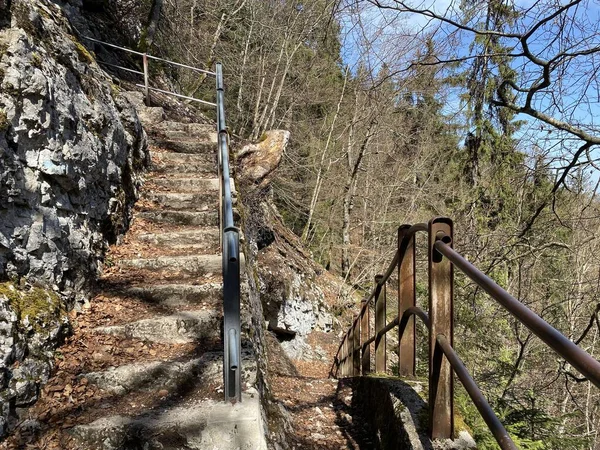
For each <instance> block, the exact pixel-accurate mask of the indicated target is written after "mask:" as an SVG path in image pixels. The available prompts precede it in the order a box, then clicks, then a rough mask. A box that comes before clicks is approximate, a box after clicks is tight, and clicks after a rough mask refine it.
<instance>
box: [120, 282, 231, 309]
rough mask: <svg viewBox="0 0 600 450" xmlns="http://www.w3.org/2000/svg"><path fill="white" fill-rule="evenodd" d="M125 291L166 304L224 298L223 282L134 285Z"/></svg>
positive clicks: (198, 302) (210, 301)
mask: <svg viewBox="0 0 600 450" xmlns="http://www.w3.org/2000/svg"><path fill="white" fill-rule="evenodd" d="M123 292H125V294H127V295H130V296H132V297H137V298H141V299H143V300H145V301H147V302H151V303H157V304H160V305H165V306H182V305H194V304H200V303H202V302H207V303H213V302H215V301H220V300H221V299H222V298H223V287H222V284H221V283H206V284H198V285H195V284H159V285H145V286H134V287H129V288H126V289H123Z"/></svg>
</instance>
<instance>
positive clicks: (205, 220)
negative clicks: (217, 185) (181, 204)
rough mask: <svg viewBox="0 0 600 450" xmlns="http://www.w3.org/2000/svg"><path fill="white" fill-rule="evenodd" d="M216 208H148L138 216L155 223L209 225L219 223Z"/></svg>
mask: <svg viewBox="0 0 600 450" xmlns="http://www.w3.org/2000/svg"><path fill="white" fill-rule="evenodd" d="M216 209H217V208H215V210H213V211H204V212H191V211H172V210H148V211H141V212H138V213H137V216H138V217H140V218H142V219H144V220H148V221H150V222H154V223H164V224H171V225H193V226H198V227H208V226H218V225H219V215H218V213H217V211H216Z"/></svg>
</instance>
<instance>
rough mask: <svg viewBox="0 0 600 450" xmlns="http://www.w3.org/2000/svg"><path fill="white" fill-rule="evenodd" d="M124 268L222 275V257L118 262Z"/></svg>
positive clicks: (174, 257)
mask: <svg viewBox="0 0 600 450" xmlns="http://www.w3.org/2000/svg"><path fill="white" fill-rule="evenodd" d="M118 264H119V266H121V267H123V268H134V269H142V270H148V271H151V272H160V271H164V270H168V271H170V272H183V273H186V274H189V275H206V274H211V273H212V274H220V273H221V264H222V261H221V256H220V255H191V256H158V257H156V258H135V259H121V260H120V261H119V262H118Z"/></svg>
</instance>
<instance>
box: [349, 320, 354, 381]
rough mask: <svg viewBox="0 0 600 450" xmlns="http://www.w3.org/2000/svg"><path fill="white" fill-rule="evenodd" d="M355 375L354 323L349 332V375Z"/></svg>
mask: <svg viewBox="0 0 600 450" xmlns="http://www.w3.org/2000/svg"><path fill="white" fill-rule="evenodd" d="M353 375H354V323H352V325H350V331H349V334H348V376H349V377H351V376H353Z"/></svg>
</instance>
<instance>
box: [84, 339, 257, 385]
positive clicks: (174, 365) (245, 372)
mask: <svg viewBox="0 0 600 450" xmlns="http://www.w3.org/2000/svg"><path fill="white" fill-rule="evenodd" d="M241 375H242V381H243V382H244V383H246V384H247V385H248V386H253V385H254V383H256V360H255V358H254V354H253V352H252V351H251V350H250V349H249V348H244V349H242V373H241ZM80 378H86V379H87V380H88V381H89V382H90V383H92V384H95V385H96V386H98V387H99V388H100V389H103V390H105V391H108V392H110V393H113V394H117V395H125V394H127V393H129V392H133V391H157V390H162V389H166V390H167V391H169V393H170V394H177V393H178V392H180V391H181V390H182V389H185V388H187V387H189V386H190V385H193V384H194V383H198V382H201V383H202V384H203V385H207V384H212V385H220V386H221V387H222V385H223V352H206V353H204V354H203V355H202V356H201V357H199V358H193V359H189V360H187V361H152V362H143V363H137V364H126V365H124V366H120V367H111V368H110V369H108V370H106V371H103V372H90V373H86V374H83V375H81V377H80Z"/></svg>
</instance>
